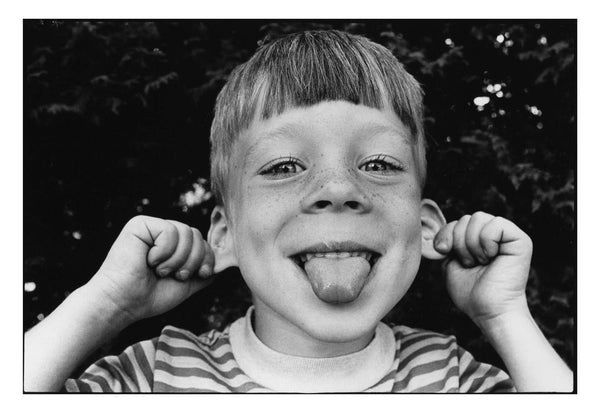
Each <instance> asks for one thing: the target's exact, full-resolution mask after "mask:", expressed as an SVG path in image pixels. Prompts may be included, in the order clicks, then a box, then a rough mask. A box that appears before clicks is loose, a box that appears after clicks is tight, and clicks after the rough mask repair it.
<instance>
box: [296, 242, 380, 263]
mask: <svg viewBox="0 0 600 413" xmlns="http://www.w3.org/2000/svg"><path fill="white" fill-rule="evenodd" d="M328 252H367V253H369V257H370V258H369V262H370V264H371V265H374V263H375V261H377V259H378V258H379V256H380V255H381V253H379V252H378V251H375V250H374V249H373V248H370V247H367V246H365V245H364V244H361V243H359V242H355V241H324V242H318V243H316V244H312V245H310V246H308V247H305V248H302V249H301V250H300V251H298V252H296V253H294V254H292V255H291V256H290V257H291V258H292V259H293V261H294V262H295V263H296V264H298V265H299V266H300V267H304V262H303V260H302V259H301V257H302V256H303V255H307V254H319V253H328Z"/></svg>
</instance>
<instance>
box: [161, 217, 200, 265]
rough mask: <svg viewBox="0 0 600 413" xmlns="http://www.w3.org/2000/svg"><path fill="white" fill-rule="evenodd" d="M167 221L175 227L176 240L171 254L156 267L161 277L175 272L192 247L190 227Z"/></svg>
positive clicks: (184, 260)
mask: <svg viewBox="0 0 600 413" xmlns="http://www.w3.org/2000/svg"><path fill="white" fill-rule="evenodd" d="M169 222H170V223H171V224H173V226H175V228H176V229H177V235H178V240H177V246H176V248H175V251H174V252H173V254H172V255H171V256H170V257H169V258H168V259H167V260H166V261H164V262H162V263H160V264H159V265H158V266H157V268H156V272H157V274H158V275H159V276H161V277H164V276H166V275H169V274H174V273H176V272H177V270H179V268H181V266H182V265H183V264H184V263H185V262H186V260H187V258H188V256H189V254H190V251H191V249H192V240H193V235H192V229H191V228H190V227H189V226H187V225H185V224H182V223H181V222H177V221H171V220H169Z"/></svg>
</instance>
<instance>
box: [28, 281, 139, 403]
mask: <svg viewBox="0 0 600 413" xmlns="http://www.w3.org/2000/svg"><path fill="white" fill-rule="evenodd" d="M128 324H129V320H127V318H126V317H125V315H123V314H119V313H118V312H117V311H116V310H115V309H114V308H112V303H106V302H102V300H99V299H98V298H97V297H93V296H92V294H90V293H89V292H88V289H87V288H86V286H83V287H81V288H79V289H77V290H75V291H74V292H73V293H72V294H70V295H69V296H68V297H67V299H66V300H65V301H64V302H63V303H62V304H61V305H60V306H59V307H58V308H57V309H56V310H54V311H53V312H52V313H51V314H50V315H49V316H48V317H47V318H46V319H45V320H44V321H42V322H41V323H39V324H38V325H36V326H35V327H34V328H32V329H31V330H30V331H28V332H27V333H26V334H25V338H24V344H25V346H24V347H25V348H24V389H25V391H35V392H53V391H58V390H60V389H61V388H62V386H63V385H64V383H65V380H66V379H67V378H68V377H69V375H70V374H71V373H72V372H73V370H75V369H76V368H77V367H78V366H79V364H81V362H82V361H83V360H84V359H85V358H86V357H87V356H88V355H89V354H90V353H91V352H93V351H94V350H95V349H97V348H98V347H99V346H100V345H101V344H102V343H104V342H105V341H106V340H108V339H109V338H110V337H111V336H113V335H116V334H117V333H118V332H119V331H120V330H122V329H123V328H124V327H125V326H127V325H128Z"/></svg>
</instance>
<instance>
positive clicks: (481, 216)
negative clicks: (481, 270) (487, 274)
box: [465, 212, 494, 264]
mask: <svg viewBox="0 0 600 413" xmlns="http://www.w3.org/2000/svg"><path fill="white" fill-rule="evenodd" d="M492 219H494V216H493V215H490V214H487V213H485V212H475V213H474V214H473V215H472V216H471V219H470V220H469V223H468V225H467V229H466V233H465V243H466V246H467V249H468V250H469V252H470V253H471V255H472V256H473V257H474V258H475V259H476V260H477V261H478V262H479V263H481V264H487V263H488V262H489V259H488V256H487V255H486V253H485V251H484V249H483V246H482V245H481V241H480V234H481V230H482V228H483V227H484V226H485V224H487V223H488V222H490V221H491V220H492Z"/></svg>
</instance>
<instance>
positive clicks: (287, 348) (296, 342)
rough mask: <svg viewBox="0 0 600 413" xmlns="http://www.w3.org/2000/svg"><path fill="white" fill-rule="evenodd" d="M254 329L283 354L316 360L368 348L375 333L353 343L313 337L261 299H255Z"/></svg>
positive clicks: (271, 346)
mask: <svg viewBox="0 0 600 413" xmlns="http://www.w3.org/2000/svg"><path fill="white" fill-rule="evenodd" d="M253 301H254V320H253V323H252V324H253V329H254V332H255V334H256V336H257V337H258V338H259V339H260V341H261V342H262V343H263V344H265V345H266V346H267V347H269V348H271V349H272V350H275V351H277V352H279V353H283V354H287V355H292V356H299V357H312V358H325V357H337V356H343V355H346V354H351V353H355V352H357V351H360V350H362V349H364V348H365V347H367V345H368V344H369V342H370V341H371V340H372V338H373V335H374V331H371V332H370V333H369V334H366V335H364V336H361V337H359V338H357V339H355V340H352V341H349V342H331V341H323V340H319V339H317V338H315V337H312V336H310V335H309V334H308V333H306V332H305V331H303V330H302V329H301V328H299V327H298V326H296V325H294V324H292V323H290V322H289V321H288V320H286V319H284V318H283V317H281V315H279V314H278V313H276V312H275V311H273V310H272V309H271V308H270V307H268V306H267V305H266V304H264V303H263V302H262V301H260V300H258V299H256V298H255V299H254V300H253Z"/></svg>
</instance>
